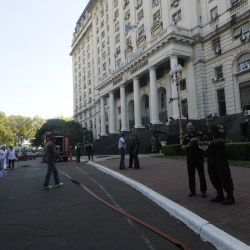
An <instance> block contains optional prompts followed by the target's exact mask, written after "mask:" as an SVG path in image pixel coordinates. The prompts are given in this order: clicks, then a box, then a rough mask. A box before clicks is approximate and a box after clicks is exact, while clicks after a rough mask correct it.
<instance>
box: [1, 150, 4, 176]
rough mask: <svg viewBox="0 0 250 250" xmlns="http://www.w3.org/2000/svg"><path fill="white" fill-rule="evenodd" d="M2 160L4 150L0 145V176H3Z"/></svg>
mask: <svg viewBox="0 0 250 250" xmlns="http://www.w3.org/2000/svg"><path fill="white" fill-rule="evenodd" d="M3 162H4V151H3V148H2V147H0V177H3V176H4V174H5V173H4V167H3Z"/></svg>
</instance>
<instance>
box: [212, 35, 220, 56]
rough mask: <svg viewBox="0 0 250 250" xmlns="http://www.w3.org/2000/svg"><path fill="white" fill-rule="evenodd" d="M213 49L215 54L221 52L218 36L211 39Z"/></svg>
mask: <svg viewBox="0 0 250 250" xmlns="http://www.w3.org/2000/svg"><path fill="white" fill-rule="evenodd" d="M213 50H214V53H215V54H221V45H220V38H216V39H215V40H213Z"/></svg>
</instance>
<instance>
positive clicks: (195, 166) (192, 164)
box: [187, 158, 207, 194]
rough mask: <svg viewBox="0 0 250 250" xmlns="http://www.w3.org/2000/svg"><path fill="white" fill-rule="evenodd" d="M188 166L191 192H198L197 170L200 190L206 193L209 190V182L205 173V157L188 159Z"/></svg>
mask: <svg viewBox="0 0 250 250" xmlns="http://www.w3.org/2000/svg"><path fill="white" fill-rule="evenodd" d="M187 168H188V180H189V189H190V192H191V193H192V194H195V193H196V185H195V172H196V170H197V172H198V175H199V179H200V191H201V193H205V192H206V191H207V183H206V178H205V173H204V160H203V158H196V159H192V158H191V159H187Z"/></svg>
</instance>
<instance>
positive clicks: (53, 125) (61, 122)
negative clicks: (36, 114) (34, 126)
mask: <svg viewBox="0 0 250 250" xmlns="http://www.w3.org/2000/svg"><path fill="white" fill-rule="evenodd" d="M48 131H50V132H54V133H60V134H65V135H70V145H71V146H74V145H76V144H77V143H78V142H80V143H81V142H82V140H83V135H84V129H83V128H82V126H81V125H80V124H79V123H76V122H74V121H73V120H72V119H49V120H47V121H46V122H45V123H44V124H43V125H42V127H41V128H40V129H38V130H37V132H36V135H35V139H34V140H33V141H32V144H33V146H43V136H44V134H45V133H46V132H48Z"/></svg>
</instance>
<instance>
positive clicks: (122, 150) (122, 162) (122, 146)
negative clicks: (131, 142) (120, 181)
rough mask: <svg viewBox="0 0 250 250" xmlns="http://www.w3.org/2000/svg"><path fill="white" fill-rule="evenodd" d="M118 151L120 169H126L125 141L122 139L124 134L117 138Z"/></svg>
mask: <svg viewBox="0 0 250 250" xmlns="http://www.w3.org/2000/svg"><path fill="white" fill-rule="evenodd" d="M118 149H119V152H120V155H121V159H120V169H121V170H123V169H126V168H125V151H126V140H125V138H124V133H122V134H121V137H120V138H119V141H118Z"/></svg>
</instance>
